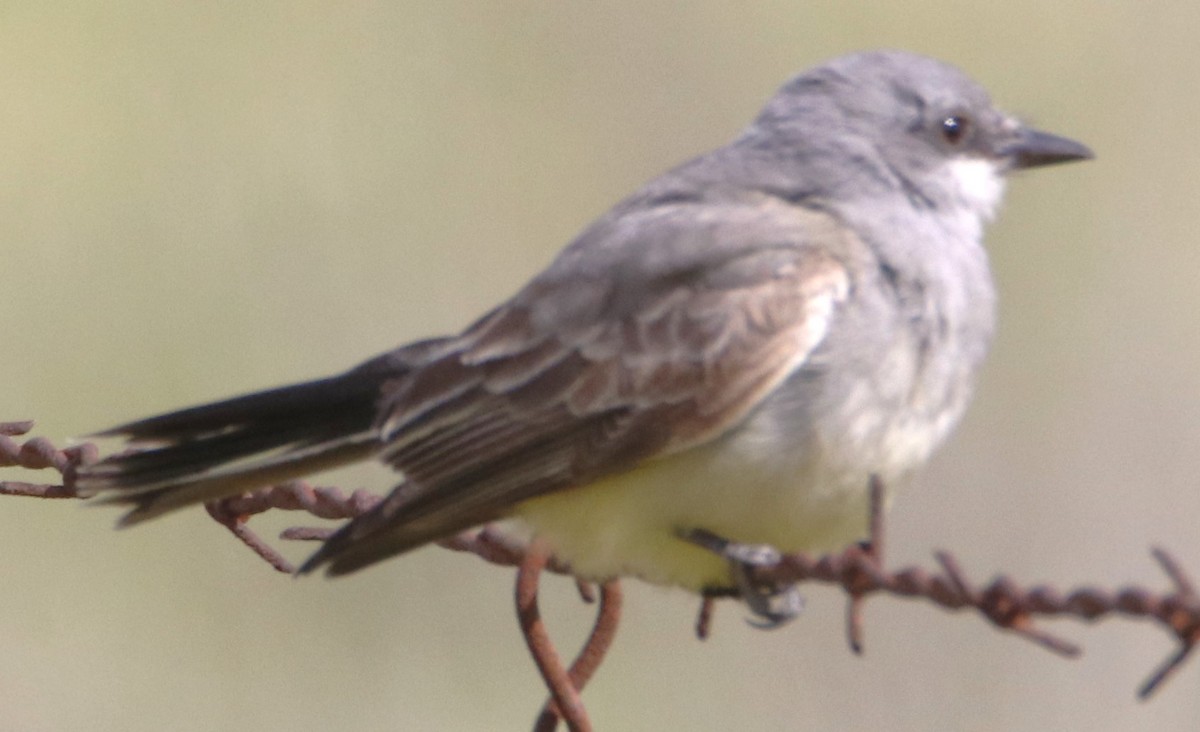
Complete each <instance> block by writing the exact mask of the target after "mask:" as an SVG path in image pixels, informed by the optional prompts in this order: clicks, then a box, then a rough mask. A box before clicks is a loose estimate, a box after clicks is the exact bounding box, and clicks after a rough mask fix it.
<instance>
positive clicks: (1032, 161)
mask: <svg viewBox="0 0 1200 732" xmlns="http://www.w3.org/2000/svg"><path fill="white" fill-rule="evenodd" d="M1000 155H1001V156H1003V157H1006V158H1008V160H1009V164H1010V165H1011V166H1012V168H1013V169H1018V170H1019V169H1021V168H1036V167H1038V166H1041V165H1053V164H1055V163H1069V162H1071V161H1072V160H1089V159H1091V158H1093V157H1095V155H1093V154H1092V151H1091V150H1090V149H1089V148H1088V147H1087V146H1086V145H1082V144H1080V143H1078V142H1075V141H1074V140H1069V139H1067V138H1065V137H1059V136H1058V135H1051V134H1050V133H1049V132H1042V131H1041V130H1035V129H1031V128H1029V127H1023V128H1021V130H1020V131H1018V132H1017V136H1016V139H1014V140H1012V141H1011V142H1009V143H1008V144H1007V145H1005V146H1004V147H1002V148H1001V149H1000Z"/></svg>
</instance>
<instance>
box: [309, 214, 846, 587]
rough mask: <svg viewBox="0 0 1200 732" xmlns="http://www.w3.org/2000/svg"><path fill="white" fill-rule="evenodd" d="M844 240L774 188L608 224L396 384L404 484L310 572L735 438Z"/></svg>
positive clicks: (826, 305)
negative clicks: (759, 196)
mask: <svg viewBox="0 0 1200 732" xmlns="http://www.w3.org/2000/svg"><path fill="white" fill-rule="evenodd" d="M589 237H590V238H589ZM849 238H851V235H848V234H847V233H846V232H845V231H844V229H843V228H842V227H839V226H838V225H837V224H836V222H835V221H834V220H833V219H832V218H830V217H829V216H827V215H825V214H821V213H817V212H813V211H810V210H803V209H800V208H797V207H795V206H791V205H788V204H786V203H784V202H782V201H778V200H777V199H768V198H764V199H763V200H761V201H756V202H755V203H754V204H753V205H748V204H745V203H739V204H736V205H732V204H731V205H727V206H725V207H723V208H714V207H713V205H712V204H711V203H709V204H706V205H705V206H704V207H696V206H689V205H687V204H672V205H664V206H660V207H655V208H651V209H649V210H645V211H642V212H639V213H636V214H625V215H623V216H620V217H616V218H615V219H613V220H601V222H600V223H599V224H597V226H596V227H593V229H592V230H589V231H588V232H585V234H584V235H583V237H581V239H580V240H578V241H577V242H576V243H575V244H573V245H572V246H571V247H569V248H568V249H567V250H566V251H564V253H563V254H562V255H560V257H559V259H558V260H556V262H555V263H554V264H553V265H552V266H551V267H550V268H549V269H548V270H547V271H546V272H545V273H544V274H543V275H542V276H540V277H538V278H537V279H535V280H534V281H533V282H532V283H530V285H528V286H527V287H526V288H525V289H524V290H523V291H522V292H520V293H518V295H517V296H516V297H514V298H513V299H512V300H511V301H510V302H508V303H506V304H505V305H503V306H501V307H500V308H498V309H496V310H494V311H493V312H491V313H489V314H488V315H487V316H485V317H484V318H482V319H481V320H480V321H478V322H477V323H475V324H474V325H473V326H472V327H470V328H469V329H468V330H467V331H466V332H465V333H464V334H463V335H462V336H461V337H460V338H459V340H458V343H457V344H456V347H454V348H453V349H449V350H448V351H447V352H445V353H443V354H442V355H441V356H440V357H439V358H437V359H436V360H433V361H431V362H429V363H427V364H426V365H425V366H423V367H422V368H420V369H419V370H418V371H417V372H416V373H415V374H413V375H412V376H411V377H408V378H405V379H403V380H401V381H398V382H397V383H396V384H395V385H394V387H393V391H392V393H391V394H390V395H389V397H388V398H386V399H385V400H384V402H383V410H382V417H381V422H380V425H379V426H380V429H381V432H382V439H383V442H384V444H385V448H384V450H383V451H382V454H383V456H384V459H385V460H387V461H388V462H389V463H391V464H392V465H393V466H395V467H396V468H397V469H399V470H401V471H402V472H403V473H404V476H405V479H406V482H405V483H404V484H403V485H401V486H400V487H399V488H397V489H396V491H394V492H393V493H392V494H391V495H390V496H389V497H388V498H387V499H386V500H385V501H384V502H382V503H381V504H380V505H379V506H378V507H377V508H376V509H374V510H373V511H371V512H369V513H368V514H365V515H363V516H361V517H359V518H357V519H355V520H354V521H352V522H350V523H349V524H347V525H346V526H345V527H343V528H342V529H341V530H340V531H339V532H338V533H336V534H335V535H334V536H333V537H332V538H331V539H330V540H329V541H328V542H326V544H325V545H324V546H323V547H322V549H321V550H320V551H318V552H317V554H315V555H314V556H313V557H312V559H310V560H309V562H308V563H307V564H306V565H305V567H304V571H308V570H311V569H313V568H315V567H316V566H318V565H320V564H323V563H325V562H327V561H331V562H332V564H331V566H330V572H331V573H335V574H340V573H344V572H349V571H353V570H354V569H358V568H359V567H361V566H364V565H366V564H370V563H373V562H375V561H378V560H380V559H383V558H385V557H387V556H391V555H393V554H397V553H400V552H403V551H407V550H408V549H411V548H414V547H416V546H420V545H421V544H424V543H426V542H429V541H432V540H435V539H438V538H441V537H443V536H446V535H449V534H453V533H455V532H457V531H460V530H462V529H465V528H468V527H470V526H473V525H477V524H480V523H483V522H486V521H489V520H493V519H495V518H498V517H500V516H502V515H504V514H505V513H506V512H507V510H508V509H510V508H511V507H512V506H514V505H515V504H517V503H519V502H521V501H524V500H527V499H529V498H532V497H534V496H538V495H543V494H546V493H549V492H552V491H558V490H563V489H567V488H570V487H573V486H579V485H584V484H587V483H589V482H591V481H593V480H595V479H597V478H599V477H601V476H603V475H608V474H613V473H617V472H621V471H624V470H628V469H630V468H632V467H633V466H634V465H636V464H637V463H639V462H641V461H644V460H647V459H652V458H654V457H657V456H662V455H666V454H670V453H673V452H677V451H680V450H683V449H686V448H688V447H692V446H695V445H697V444H700V443H703V442H704V441H706V440H710V439H712V438H714V437H716V436H718V435H720V434H722V433H723V432H725V431H727V430H728V429H730V428H731V427H733V426H735V425H736V424H738V423H739V422H740V421H741V420H742V419H743V418H744V417H745V416H746V415H747V414H748V413H749V412H750V411H751V410H752V409H753V408H754V407H755V406H756V405H757V404H759V403H760V402H761V400H762V399H763V398H764V397H765V396H766V395H767V394H769V393H770V392H771V391H772V390H773V389H774V388H775V387H777V386H778V385H779V384H780V383H781V382H782V381H783V380H784V379H785V378H787V376H788V375H789V374H791V373H792V372H793V371H794V370H795V369H796V368H797V367H799V366H800V365H801V364H803V363H804V361H805V360H806V358H807V357H808V356H809V354H810V353H811V352H812V350H813V348H814V347H816V346H817V344H819V343H820V342H821V341H822V339H823V338H824V337H825V334H826V332H827V331H828V329H829V327H830V323H831V320H832V319H833V318H834V316H835V313H836V311H837V308H838V305H839V303H841V302H842V301H843V300H844V299H845V298H846V296H847V294H848V292H849V290H850V288H851V287H852V282H851V276H850V271H851V267H850V265H849V264H848V262H847V260H846V257H844V256H841V253H853V252H859V251H861V249H862V247H861V244H860V243H858V242H857V240H854V241H850V240H849ZM816 242H820V244H821V245H820V246H819V247H818V246H815V243H816ZM846 256H850V254H847V255H846Z"/></svg>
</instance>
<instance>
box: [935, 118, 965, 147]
mask: <svg viewBox="0 0 1200 732" xmlns="http://www.w3.org/2000/svg"><path fill="white" fill-rule="evenodd" d="M970 127H971V120H969V119H968V118H966V117H964V116H962V115H960V114H952V115H950V116H948V117H946V118H945V119H943V120H942V138H943V139H944V140H945V141H946V142H948V143H950V144H951V145H957V144H959V143H960V142H962V141H963V140H964V139H966V137H967V130H968V129H970Z"/></svg>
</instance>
